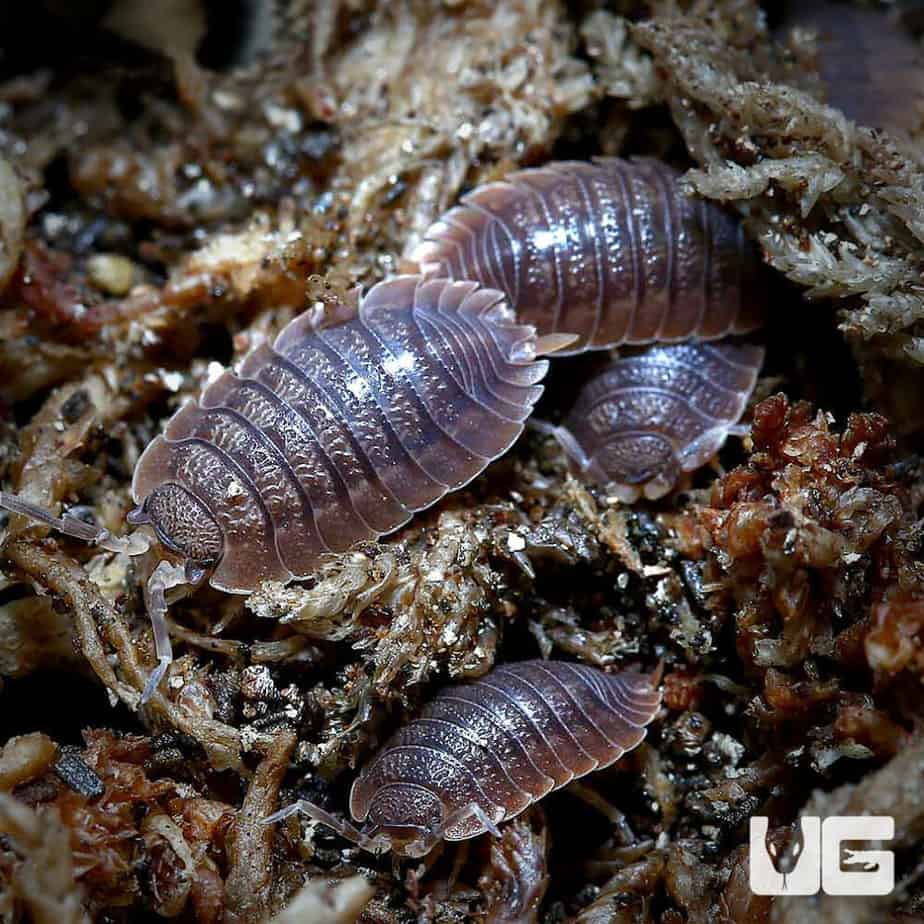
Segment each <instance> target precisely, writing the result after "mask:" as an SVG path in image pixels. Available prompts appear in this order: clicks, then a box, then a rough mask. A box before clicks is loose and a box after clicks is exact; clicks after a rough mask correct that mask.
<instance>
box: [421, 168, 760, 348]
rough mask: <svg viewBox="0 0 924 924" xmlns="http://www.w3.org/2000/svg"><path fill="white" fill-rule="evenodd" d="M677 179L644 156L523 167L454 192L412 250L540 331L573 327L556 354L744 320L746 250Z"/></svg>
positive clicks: (692, 333) (436, 271) (730, 222)
mask: <svg viewBox="0 0 924 924" xmlns="http://www.w3.org/2000/svg"><path fill="white" fill-rule="evenodd" d="M679 176H680V174H679V173H678V172H677V171H676V170H674V169H673V168H672V167H669V166H668V165H667V164H664V163H661V162H660V161H657V160H653V159H651V158H639V159H636V160H631V161H626V160H621V159H619V158H601V159H599V160H597V161H595V162H594V163H582V162H577V161H562V162H558V163H551V164H546V165H545V166H544V167H538V168H534V169H530V170H521V171H518V172H516V173H512V174H510V175H509V176H507V177H506V178H505V179H503V180H500V181H498V182H495V183H487V184H485V185H484V186H480V187H478V188H477V189H475V190H473V191H472V192H471V193H469V194H468V195H467V196H465V197H464V198H463V199H462V201H461V204H459V205H457V206H456V207H455V208H452V209H450V210H449V211H448V212H447V213H446V214H445V215H444V216H443V217H442V218H441V219H440V220H439V221H438V222H436V223H435V224H434V225H433V226H432V227H431V228H430V229H429V230H428V231H427V232H426V233H425V235H424V240H423V242H422V243H421V244H420V245H419V246H418V247H417V248H416V249H414V250H413V251H412V253H411V260H413V261H414V262H416V263H417V264H419V266H420V268H421V271H422V272H424V273H425V274H427V275H430V276H434V277H445V276H448V277H449V278H451V279H475V280H477V281H478V282H480V283H481V284H482V285H484V286H490V287H491V288H492V289H500V291H502V292H504V293H506V295H507V298H508V299H509V301H510V304H511V305H512V306H513V309H514V311H515V312H516V315H517V319H518V320H519V321H520V322H521V323H528V324H533V325H535V327H536V330H537V331H538V332H539V333H540V334H547V333H553V332H556V331H562V332H567V333H569V334H576V335H577V338H578V339H577V340H576V341H575V342H574V343H573V344H571V346H570V347H569V348H568V349H567V350H563V351H562V352H563V353H567V352H571V353H577V352H580V351H582V350H588V349H590V350H593V349H603V348H605V347H611V346H619V345H621V344H627V343H629V344H640V343H654V342H660V343H672V342H678V341H682V340H715V339H718V338H720V337H724V336H726V335H728V334H740V333H746V332H748V331H752V330H754V329H755V328H757V327H759V326H760V324H761V319H762V315H763V306H764V297H765V296H764V287H763V286H761V285H760V284H759V282H758V281H757V278H756V277H757V276H758V273H759V272H760V268H761V263H760V258H759V256H758V253H757V250H756V248H755V247H754V246H753V245H752V244H751V242H750V241H749V240H748V239H747V238H746V237H745V235H744V231H743V229H742V227H741V223H740V222H739V221H736V220H735V219H734V218H732V216H731V215H729V214H728V213H727V212H726V211H725V210H724V209H722V208H720V207H719V206H717V205H716V204H715V203H713V202H708V201H706V200H705V199H698V198H692V197H690V196H687V195H686V194H685V193H684V191H683V190H682V189H681V186H680V184H679V183H678V179H679Z"/></svg>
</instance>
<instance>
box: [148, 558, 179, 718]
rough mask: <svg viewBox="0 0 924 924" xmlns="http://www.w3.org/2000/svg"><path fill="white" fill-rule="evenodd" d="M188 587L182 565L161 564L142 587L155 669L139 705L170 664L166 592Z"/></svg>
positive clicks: (171, 651) (170, 648)
mask: <svg viewBox="0 0 924 924" xmlns="http://www.w3.org/2000/svg"><path fill="white" fill-rule="evenodd" d="M186 583H188V577H187V573H186V568H185V567H184V566H183V565H172V564H170V562H168V561H162V562H160V564H159V565H158V566H157V567H156V568H155V569H154V571H153V572H152V573H151V576H150V577H149V578H148V583H147V586H146V587H145V605H146V606H147V610H148V617H149V618H150V620H151V628H152V630H153V632H154V652H155V654H156V655H157V667H155V668H154V670H153V671H151V675H150V677H148V680H147V683H145V685H144V691H143V692H142V694H141V704H142V705H144V704H145V703H146V702H147V701H148V700H149V699H150V698H151V696H152V695H153V694H154V691H155V690H156V689H157V688H158V687H159V686H160V682H161V680H163V679H164V674H165V673H166V672H167V668H168V667H170V662H171V661H172V660H173V646H172V645H171V644H170V632H169V630H168V629H167V591H168V590H171V589H173V588H174V587H180V586H182V585H183V584H186Z"/></svg>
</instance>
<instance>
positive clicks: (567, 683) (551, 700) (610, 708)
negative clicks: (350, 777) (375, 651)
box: [266, 660, 661, 857]
mask: <svg viewBox="0 0 924 924" xmlns="http://www.w3.org/2000/svg"><path fill="white" fill-rule="evenodd" d="M658 683H659V677H658V675H657V673H656V674H655V675H651V676H649V675H644V674H635V673H628V672H623V673H618V674H608V673H606V672H604V671H602V670H599V669H597V668H594V667H588V666H586V665H582V664H571V663H567V662H564V661H553V662H548V661H539V660H537V661H522V662H519V663H515V664H504V665H501V666H500V667H495V668H494V670H492V671H490V672H489V673H488V674H486V675H485V676H484V677H482V678H480V679H479V680H476V681H474V682H472V683H465V684H459V685H457V686H451V687H448V688H446V689H444V690H442V691H441V692H439V693H438V694H437V695H436V697H435V698H434V699H433V700H431V701H430V703H429V704H428V705H427V706H426V707H425V708H424V710H423V712H422V713H421V714H420V716H419V717H418V718H417V719H414V720H413V721H411V722H409V723H408V724H407V725H405V726H404V727H403V728H400V729H399V730H398V731H397V732H395V734H394V735H393V736H392V737H391V738H390V739H389V740H388V741H387V742H386V743H385V745H384V746H383V747H382V748H381V749H380V750H379V752H378V753H377V754H376V755H375V757H373V758H372V760H371V761H370V762H369V763H368V764H366V766H365V767H364V768H363V770H362V771H361V773H360V774H359V776H358V777H357V778H356V780H355V781H354V783H353V788H352V790H351V792H350V813H351V814H352V816H353V818H354V819H355V820H356V821H357V822H364V825H363V828H362V829H359V828H356V827H354V826H353V825H352V824H350V823H348V822H346V821H344V820H339V819H337V818H334V817H333V816H332V815H330V814H328V813H327V812H325V811H324V810H323V809H320V808H318V807H317V806H315V805H312V804H311V803H308V802H304V801H300V802H296V803H293V804H292V805H289V806H287V807H286V808H284V809H282V810H280V811H279V812H276V813H275V814H273V815H271V816H269V817H268V818H267V819H266V822H267V823H272V822H275V821H278V820H279V819H281V818H285V817H287V816H288V815H291V814H293V813H294V812H296V811H303V812H304V813H305V814H307V815H309V816H311V817H312V818H314V819H316V820H318V821H321V822H323V823H324V824H327V825H329V826H330V827H332V828H334V830H336V831H337V832H338V833H340V834H342V835H343V836H344V837H346V838H348V839H349V840H352V841H353V842H354V843H357V844H359V845H360V846H361V847H363V848H364V849H367V850H372V851H381V850H389V849H390V850H392V851H393V852H394V853H396V854H400V855H402V856H406V857H421V856H423V855H424V854H426V853H429V851H430V850H432V849H433V847H434V846H436V844H437V843H438V842H439V841H441V840H446V841H461V840H466V839H468V838H471V837H475V836H477V835H479V834H483V833H484V832H485V831H490V832H492V833H493V834H495V835H496V836H499V833H500V832H499V831H498V829H497V826H498V825H499V824H500V823H501V822H504V821H507V820H509V819H511V818H513V817H515V816H516V815H519V814H520V812H522V811H523V810H524V809H526V808H527V807H528V806H529V805H531V804H532V803H533V802H535V801H537V800H538V799H541V798H542V797H543V796H545V795H546V794H547V793H549V792H551V791H552V790H554V789H559V788H561V787H562V786H565V785H566V784H568V783H570V782H571V781H572V780H574V779H576V778H578V777H581V776H584V775H585V774H588V773H591V772H592V771H594V770H600V769H602V768H604V767H608V766H610V765H611V764H613V763H615V761H617V760H618V759H619V758H620V757H622V755H623V754H625V753H626V752H627V751H631V750H632V749H633V748H634V747H636V746H637V745H638V744H639V743H640V742H641V741H642V739H643V738H644V737H645V734H646V726H647V725H648V724H649V723H650V722H651V720H652V719H653V718H654V717H655V714H656V713H657V711H658V709H659V707H660V704H661V694H660V692H659V690H658Z"/></svg>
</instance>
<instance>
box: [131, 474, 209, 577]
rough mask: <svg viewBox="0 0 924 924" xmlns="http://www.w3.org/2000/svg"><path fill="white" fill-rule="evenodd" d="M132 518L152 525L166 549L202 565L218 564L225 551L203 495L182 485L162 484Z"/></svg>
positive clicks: (132, 514)
mask: <svg viewBox="0 0 924 924" xmlns="http://www.w3.org/2000/svg"><path fill="white" fill-rule="evenodd" d="M128 521H129V523H131V524H132V525H133V526H140V525H142V524H144V523H148V524H150V525H151V527H152V528H153V529H154V532H155V533H156V534H157V538H158V539H159V540H160V542H161V544H162V545H163V546H164V548H166V549H169V550H170V551H171V552H176V553H177V554H178V555H181V556H182V557H183V558H184V559H186V560H187V561H190V562H194V563H196V564H198V565H203V566H208V565H213V564H215V562H217V561H218V560H219V559H220V558H221V555H222V552H223V550H224V537H223V535H222V532H221V527H220V526H219V525H218V523H217V522H216V521H215V518H214V517H213V516H212V514H211V513H209V510H208V508H207V507H206V506H205V504H203V503H202V501H200V500H199V498H197V497H196V496H195V495H193V494H191V493H190V492H189V491H187V490H186V488H184V487H182V486H180V485H178V484H170V483H168V484H162V485H158V486H157V487H156V488H154V490H153V491H151V493H150V494H149V495H148V496H147V497H146V498H145V499H144V501H143V502H142V504H141V506H140V507H136V508H135V509H134V510H133V511H132V512H131V513H130V514H129V515H128Z"/></svg>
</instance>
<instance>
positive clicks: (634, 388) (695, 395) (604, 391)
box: [536, 343, 764, 503]
mask: <svg viewBox="0 0 924 924" xmlns="http://www.w3.org/2000/svg"><path fill="white" fill-rule="evenodd" d="M763 359H764V351H763V349H762V348H761V347H757V346H750V345H741V346H739V345H736V344H731V343H716V344H712V343H684V344H674V345H671V346H657V347H651V348H650V349H648V350H646V351H645V352H643V353H639V354H638V355H635V356H624V357H620V358H619V359H616V360H614V361H613V362H612V363H611V364H610V365H609V366H608V367H607V368H606V369H605V370H604V371H603V372H602V373H600V375H598V376H596V377H595V378H593V379H591V380H590V382H588V383H587V385H585V386H584V388H583V390H582V391H581V393H580V396H579V397H578V400H577V402H576V403H575V405H574V407H573V408H572V409H571V411H570V413H569V414H568V416H567V418H566V419H565V421H564V423H563V424H562V425H561V426H559V427H549V426H548V425H547V424H536V426H538V427H539V428H540V429H543V430H547V431H548V432H551V433H552V435H554V436H555V437H556V438H557V439H558V441H559V443H561V445H562V446H563V447H564V449H565V451H566V452H567V453H568V455H569V457H570V459H571V460H572V462H573V463H574V466H575V468H576V469H577V471H578V472H579V473H580V474H581V475H583V476H585V477H587V478H588V479H591V480H594V481H598V482H601V483H608V484H610V485H611V490H612V492H613V494H614V495H615V496H616V497H618V498H619V499H620V500H622V501H624V502H625V503H632V502H633V501H635V500H637V499H638V498H639V496H641V495H642V494H644V495H645V497H648V498H650V499H654V498H658V497H662V496H663V495H664V494H666V493H667V492H668V491H670V490H671V488H672V487H673V486H674V484H675V482H676V481H677V478H678V477H679V475H680V473H681V472H691V471H694V470H695V469H697V468H699V467H700V466H701V465H703V464H705V463H706V462H708V460H709V459H710V458H712V456H714V455H715V454H716V453H717V452H718V451H719V449H720V448H721V446H722V444H723V443H724V442H725V439H726V437H727V436H728V434H729V433H741V432H742V430H741V429H740V428H739V427H738V426H737V421H738V420H739V419H740V417H741V415H742V413H743V412H744V409H745V407H746V406H747V402H748V398H749V397H750V394H751V392H752V391H753V389H754V385H755V383H756V382H757V373H758V372H759V370H760V367H761V365H762V364H763Z"/></svg>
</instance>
